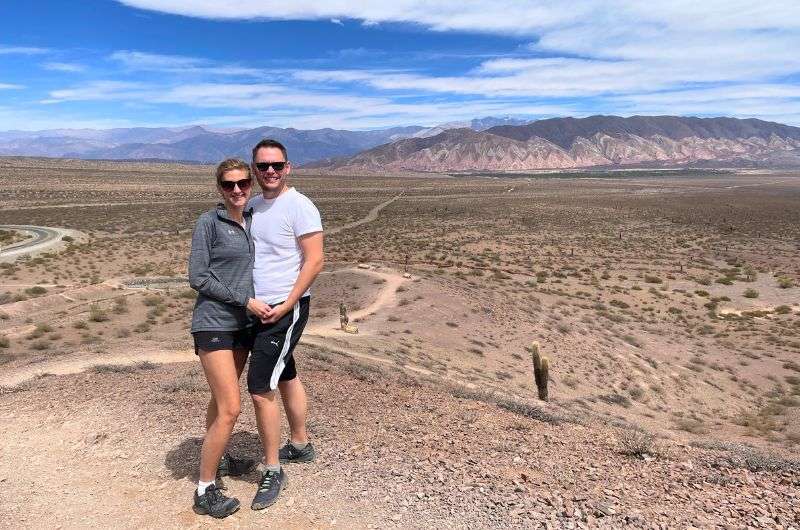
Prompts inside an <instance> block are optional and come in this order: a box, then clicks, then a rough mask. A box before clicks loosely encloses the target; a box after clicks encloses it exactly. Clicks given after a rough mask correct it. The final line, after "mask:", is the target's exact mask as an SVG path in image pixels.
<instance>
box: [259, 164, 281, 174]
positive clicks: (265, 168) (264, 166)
mask: <svg viewBox="0 0 800 530" xmlns="http://www.w3.org/2000/svg"><path fill="white" fill-rule="evenodd" d="M269 166H272V169H274V170H275V173H280V172H281V171H283V168H284V167H285V166H286V162H258V163H256V169H258V170H259V171H261V172H262V173H266V172H267V171H269Z"/></svg>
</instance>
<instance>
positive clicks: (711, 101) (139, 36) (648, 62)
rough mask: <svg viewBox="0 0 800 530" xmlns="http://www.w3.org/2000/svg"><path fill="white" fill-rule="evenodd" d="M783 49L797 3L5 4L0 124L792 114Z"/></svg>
mask: <svg viewBox="0 0 800 530" xmlns="http://www.w3.org/2000/svg"><path fill="white" fill-rule="evenodd" d="M9 4H11V5H9ZM351 4H352V5H351ZM356 4H358V5H356ZM799 44H800V2H797V1H796V0H764V1H761V2H752V0H705V1H703V2H698V1H697V0H691V1H689V0H671V1H662V0H653V1H651V2H640V1H638V0H603V1H600V0H573V1H571V2H569V3H565V2H561V1H553V0H546V1H535V0H528V1H518V0H493V1H491V2H489V1H484V0H457V1H456V0H442V1H438V2H437V1H433V0H428V1H420V0H393V1H392V2H385V1H383V2H360V3H358V2H344V1H326V2H320V1H318V2H310V1H307V0H296V1H292V2H286V0H282V1H280V2H276V1H272V0H227V1H226V2H222V1H220V0H194V1H192V0H122V1H114V0H81V1H77V2H60V1H46V0H45V1H39V2H32V3H27V4H24V3H22V2H5V3H3V4H2V5H0V130H9V129H26V130H35V129H46V128H62V127H69V128H76V127H93V128H106V127H132V126H183V125H191V124H204V125H208V126H211V127H214V128H228V127H254V126H260V125H272V126H279V127H290V126H291V127H297V128H304V129H309V128H321V127H335V128H347V129H369V128H376V127H387V126H394V125H412V124H416V125H433V124H437V123H442V122H448V121H456V120H464V119H470V118H473V117H482V116H489V115H494V116H507V115H510V116H520V117H526V118H532V119H533V118H547V117H555V116H587V115H591V114H618V115H625V116H627V115H633V114H649V115H652V114H677V115H698V116H735V117H758V118H762V119H766V120H772V121H779V122H783V123H789V124H793V125H800V53H797V48H798V45H799Z"/></svg>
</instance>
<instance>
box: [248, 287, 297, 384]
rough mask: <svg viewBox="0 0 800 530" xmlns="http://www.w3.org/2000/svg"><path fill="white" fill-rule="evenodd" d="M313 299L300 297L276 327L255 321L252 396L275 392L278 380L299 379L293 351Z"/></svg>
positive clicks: (249, 369)
mask: <svg viewBox="0 0 800 530" xmlns="http://www.w3.org/2000/svg"><path fill="white" fill-rule="evenodd" d="M310 298H311V297H310V296H304V297H303V298H301V299H300V301H299V302H297V303H296V304H295V305H294V307H293V308H292V309H290V310H289V312H287V313H286V314H285V315H284V316H283V317H282V318H281V319H280V320H279V321H277V322H275V323H274V324H263V323H261V322H256V324H255V326H253V351H252V353H251V354H250V366H249V367H248V369H247V389H248V390H249V391H250V393H251V394H263V393H264V392H269V391H271V390H275V389H276V388H278V381H289V380H290V379H294V378H295V377H297V370H296V368H295V365H294V355H293V354H292V352H293V351H294V347H295V346H297V342H298V341H299V340H300V335H302V334H303V329H305V327H306V322H308V306H309V302H310ZM273 307H274V306H273Z"/></svg>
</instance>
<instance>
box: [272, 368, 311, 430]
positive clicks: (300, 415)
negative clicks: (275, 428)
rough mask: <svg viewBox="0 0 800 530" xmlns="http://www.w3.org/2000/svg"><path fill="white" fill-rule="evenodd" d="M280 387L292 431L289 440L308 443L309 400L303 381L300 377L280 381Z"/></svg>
mask: <svg viewBox="0 0 800 530" xmlns="http://www.w3.org/2000/svg"><path fill="white" fill-rule="evenodd" d="M278 389H279V390H280V391H281V400H283V409H284V410H285V411H286V419H287V420H288V421H289V430H290V433H291V434H290V437H289V441H290V442H294V443H296V444H304V443H307V442H308V433H307V432H306V414H307V409H308V401H307V398H306V390H305V388H304V387H303V383H301V382H300V378H299V377H295V378H293V379H290V380H288V381H280V382H279V383H278Z"/></svg>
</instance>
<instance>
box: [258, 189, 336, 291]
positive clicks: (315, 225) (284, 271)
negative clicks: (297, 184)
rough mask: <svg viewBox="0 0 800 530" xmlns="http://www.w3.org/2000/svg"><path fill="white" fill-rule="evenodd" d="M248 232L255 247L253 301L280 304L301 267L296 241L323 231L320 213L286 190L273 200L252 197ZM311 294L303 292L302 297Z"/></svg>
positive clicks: (311, 203) (301, 262)
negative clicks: (254, 298)
mask: <svg viewBox="0 0 800 530" xmlns="http://www.w3.org/2000/svg"><path fill="white" fill-rule="evenodd" d="M251 206H252V208H253V223H252V225H251V227H250V233H251V235H252V238H253V243H254V244H255V247H256V259H255V265H254V266H253V285H254V287H255V293H256V298H257V299H259V300H261V301H263V302H266V303H268V304H277V303H279V302H283V301H284V300H286V298H288V297H289V293H290V292H291V290H292V287H294V283H295V282H296V281H297V276H298V274H300V268H301V267H302V266H303V251H302V249H301V248H300V243H299V242H298V241H297V238H298V237H300V236H302V235H305V234H310V233H313V232H321V231H322V220H321V219H320V216H319V210H317V207H316V206H314V203H313V202H311V199H309V198H308V197H306V196H305V195H303V194H302V193H300V192H299V191H297V190H295V189H294V188H289V189H288V190H287V191H285V192H283V193H281V194H280V195H278V196H277V197H276V198H274V199H265V198H264V196H263V195H259V196H257V197H253V198H252V199H250V202H249V203H248V207H251ZM308 294H310V290H309V291H306V292H305V293H304V294H303V296H306V295H308Z"/></svg>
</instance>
